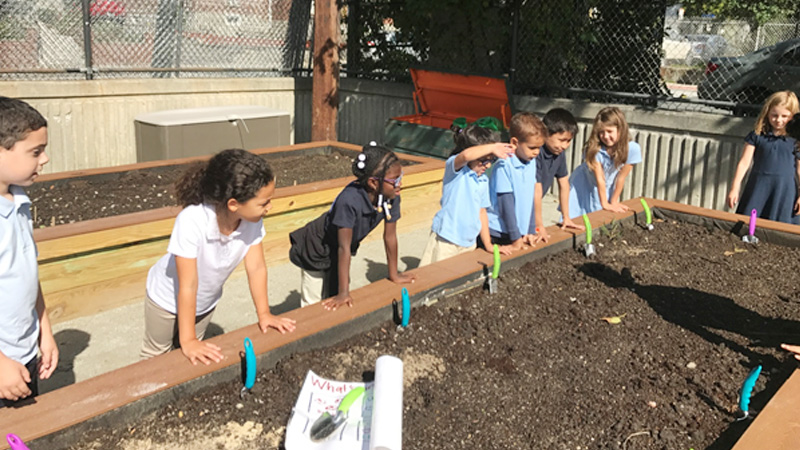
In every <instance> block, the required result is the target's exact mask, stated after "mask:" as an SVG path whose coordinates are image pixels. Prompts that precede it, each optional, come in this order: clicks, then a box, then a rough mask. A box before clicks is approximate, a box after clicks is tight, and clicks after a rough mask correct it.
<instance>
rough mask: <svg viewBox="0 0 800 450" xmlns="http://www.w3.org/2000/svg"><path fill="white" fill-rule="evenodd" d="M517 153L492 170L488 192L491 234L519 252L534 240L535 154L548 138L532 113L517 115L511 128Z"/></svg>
mask: <svg viewBox="0 0 800 450" xmlns="http://www.w3.org/2000/svg"><path fill="white" fill-rule="evenodd" d="M509 134H510V136H511V145H512V146H514V147H515V148H516V150H515V152H514V155H512V156H511V157H510V158H508V159H505V160H502V161H499V162H498V163H497V164H496V165H495V167H494V170H493V171H492V176H491V178H490V181H489V193H490V197H491V200H492V207H491V208H489V209H488V210H487V214H488V216H489V234H490V235H491V239H492V243H494V244H498V245H500V246H501V250H503V251H517V250H520V249H522V248H524V247H525V246H526V245H533V244H534V242H535V239H536V238H535V233H536V225H535V220H533V219H534V209H533V191H534V186H535V184H536V156H537V155H538V154H539V150H540V147H541V146H542V145H543V144H544V140H545V138H546V137H547V129H546V128H545V126H544V124H543V123H542V121H541V120H540V119H539V118H538V117H536V116H535V115H533V114H531V113H529V112H520V113H517V114H514V116H513V117H512V118H511V126H510V129H509Z"/></svg>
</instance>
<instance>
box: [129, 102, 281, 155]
mask: <svg viewBox="0 0 800 450" xmlns="http://www.w3.org/2000/svg"><path fill="white" fill-rule="evenodd" d="M289 119H290V117H289V113H288V112H286V111H279V110H276V109H270V108H266V107H263V106H215V107H208V108H193V109H174V110H170V111H158V112H153V113H147V114H141V115H139V116H137V117H136V118H135V119H134V127H135V129H136V160H137V161H138V162H144V161H158V160H162V159H174V158H185V157H189V156H203V155H211V154H214V153H217V152H219V151H220V150H225V149H228V148H243V149H245V150H254V149H258V148H265V147H276V146H279V145H289V144H290V142H289V139H290V133H291V125H290V120H289Z"/></svg>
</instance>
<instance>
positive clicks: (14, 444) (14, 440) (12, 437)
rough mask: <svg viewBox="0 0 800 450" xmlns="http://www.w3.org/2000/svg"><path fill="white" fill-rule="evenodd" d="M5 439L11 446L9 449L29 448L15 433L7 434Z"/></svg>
mask: <svg viewBox="0 0 800 450" xmlns="http://www.w3.org/2000/svg"><path fill="white" fill-rule="evenodd" d="M6 441H8V445H10V446H11V450H31V449H29V448H28V446H27V445H25V443H24V442H22V439H20V438H19V436H17V435H16V434H13V433H11V434H7V435H6Z"/></svg>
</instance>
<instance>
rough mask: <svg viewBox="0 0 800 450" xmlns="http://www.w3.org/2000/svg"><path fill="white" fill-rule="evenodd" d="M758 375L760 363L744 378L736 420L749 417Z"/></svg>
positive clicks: (759, 373)
mask: <svg viewBox="0 0 800 450" xmlns="http://www.w3.org/2000/svg"><path fill="white" fill-rule="evenodd" d="M754 211H755V210H754ZM759 375H761V366H760V365H759V366H757V367H755V368H753V370H751V371H750V374H749V375H747V378H745V380H744V384H743V385H742V394H741V395H740V396H739V409H740V410H741V411H742V413H743V414H744V415H743V416H742V417H740V418H738V419H736V420H744V419H747V418H748V417H750V396H751V395H752V393H753V388H754V387H755V386H756V380H757V379H758V376H759Z"/></svg>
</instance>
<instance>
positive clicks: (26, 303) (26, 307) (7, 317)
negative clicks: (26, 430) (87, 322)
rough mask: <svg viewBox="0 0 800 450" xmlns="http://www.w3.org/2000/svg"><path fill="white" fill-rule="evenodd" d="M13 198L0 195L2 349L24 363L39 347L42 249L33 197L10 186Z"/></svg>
mask: <svg viewBox="0 0 800 450" xmlns="http://www.w3.org/2000/svg"><path fill="white" fill-rule="evenodd" d="M9 191H10V192H11V194H13V195H14V201H13V202H11V201H9V200H8V199H7V198H5V197H0V324H2V325H0V351H2V352H3V354H4V355H6V356H7V357H9V358H11V359H13V360H14V361H17V362H19V363H21V364H27V363H28V362H30V361H31V360H32V359H33V358H34V357H35V356H36V354H37V352H38V351H39V346H38V339H39V319H38V316H37V314H36V297H37V296H38V294H39V265H38V263H37V262H36V257H37V255H38V252H37V250H36V244H35V243H34V242H33V222H32V221H31V200H30V199H29V198H28V196H27V195H25V191H23V190H22V188H21V187H19V186H13V185H12V186H10V187H9Z"/></svg>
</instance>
